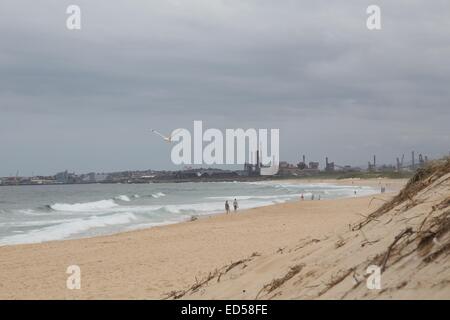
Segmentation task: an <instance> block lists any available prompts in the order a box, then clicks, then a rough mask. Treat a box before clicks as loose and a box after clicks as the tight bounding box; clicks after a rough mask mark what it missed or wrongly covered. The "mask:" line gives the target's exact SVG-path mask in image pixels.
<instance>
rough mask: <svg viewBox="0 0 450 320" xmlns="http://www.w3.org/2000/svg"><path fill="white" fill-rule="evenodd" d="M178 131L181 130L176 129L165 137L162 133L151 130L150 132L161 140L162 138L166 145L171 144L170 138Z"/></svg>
mask: <svg viewBox="0 0 450 320" xmlns="http://www.w3.org/2000/svg"><path fill="white" fill-rule="evenodd" d="M180 131H181V129H178V130H175V131H173V132H172V133H171V134H170V135H169V136H165V135H163V134H162V133H160V132H158V131H156V130H154V129H152V132H153V133H154V134H156V135H158V136H160V137H161V138H163V139H164V141H166V142H167V143H172V138H173V137H174V136H175V135H176V134H177V133H178V132H180Z"/></svg>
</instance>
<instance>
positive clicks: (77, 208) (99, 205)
mask: <svg viewBox="0 0 450 320" xmlns="http://www.w3.org/2000/svg"><path fill="white" fill-rule="evenodd" d="M117 206H118V204H117V203H115V202H114V200H100V201H94V202H84V203H74V204H68V203H55V204H54V205H51V206H50V208H52V209H53V210H56V211H70V212H91V211H98V210H105V209H110V208H114V207H117Z"/></svg>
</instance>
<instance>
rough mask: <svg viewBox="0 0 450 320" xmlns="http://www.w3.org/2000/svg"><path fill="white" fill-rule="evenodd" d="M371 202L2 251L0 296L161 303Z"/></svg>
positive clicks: (320, 204) (269, 209) (329, 203)
mask: <svg viewBox="0 0 450 320" xmlns="http://www.w3.org/2000/svg"><path fill="white" fill-rule="evenodd" d="M315 182H316V183H317V181H315ZM300 183H304V181H301V182H300ZM359 183H361V184H363V183H364V181H360V182H358V184H359ZM375 183H377V182H375ZM364 185H365V184H364ZM396 185H397V184H396ZM398 185H399V184H398ZM393 194H394V193H393V192H390V193H386V194H383V195H377V198H381V199H385V198H389V197H391V196H392V195H393ZM373 197H374V195H371V196H365V197H352V198H341V199H329V200H320V201H307V200H305V201H293V202H287V203H281V204H274V205H269V206H263V207H258V208H253V209H247V210H241V211H239V212H238V213H230V214H228V215H227V214H225V213H218V214H213V215H208V216H202V217H201V218H199V219H197V220H195V221H184V222H178V223H174V224H169V225H163V226H155V227H151V228H145V229H140V230H132V231H125V232H121V233H116V234H112V235H102V236H95V237H90V238H82V239H68V240H57V241H49V242H43V243H34V244H17V245H6V246H2V247H0V270H2V273H0V289H1V290H0V298H1V299H161V298H164V297H166V296H167V294H168V293H169V292H171V291H173V290H179V289H183V288H184V287H186V286H188V285H189V284H191V283H192V282H195V279H196V278H201V277H202V276H204V275H205V274H207V273H208V272H210V271H211V270H214V269H215V268H218V267H221V266H223V265H226V264H229V263H230V262H231V261H237V260H239V259H242V258H244V257H246V256H250V255H252V254H253V253H255V252H258V253H270V252H273V251H276V250H278V249H280V248H283V247H285V246H288V245H289V244H291V243H292V242H295V241H298V239H300V238H303V237H317V238H323V237H326V236H327V235H328V234H330V233H331V234H335V233H337V232H339V230H345V229H346V228H348V225H349V224H351V223H353V222H355V221H357V220H358V219H360V218H361V216H360V215H361V214H367V213H368V212H370V211H373V210H374V209H375V208H376V207H377V206H378V205H379V204H381V203H382V201H371V200H372V199H373ZM70 265H78V266H79V267H80V269H81V272H82V285H81V286H82V287H81V290H69V289H67V288H66V281H67V277H68V275H67V273H66V270H67V267H68V266H70ZM18 266H20V268H18Z"/></svg>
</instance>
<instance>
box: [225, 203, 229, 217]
mask: <svg viewBox="0 0 450 320" xmlns="http://www.w3.org/2000/svg"><path fill="white" fill-rule="evenodd" d="M225 211H226V212H227V214H228V213H230V204H229V203H228V200H227V201H225Z"/></svg>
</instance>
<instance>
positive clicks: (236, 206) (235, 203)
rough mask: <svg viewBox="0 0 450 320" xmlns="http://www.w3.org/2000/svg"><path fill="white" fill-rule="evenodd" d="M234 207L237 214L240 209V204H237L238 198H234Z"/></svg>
mask: <svg viewBox="0 0 450 320" xmlns="http://www.w3.org/2000/svg"><path fill="white" fill-rule="evenodd" d="M233 207H234V212H236V211H237V209H238V208H239V206H238V202H237V200H236V198H234V201H233Z"/></svg>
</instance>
